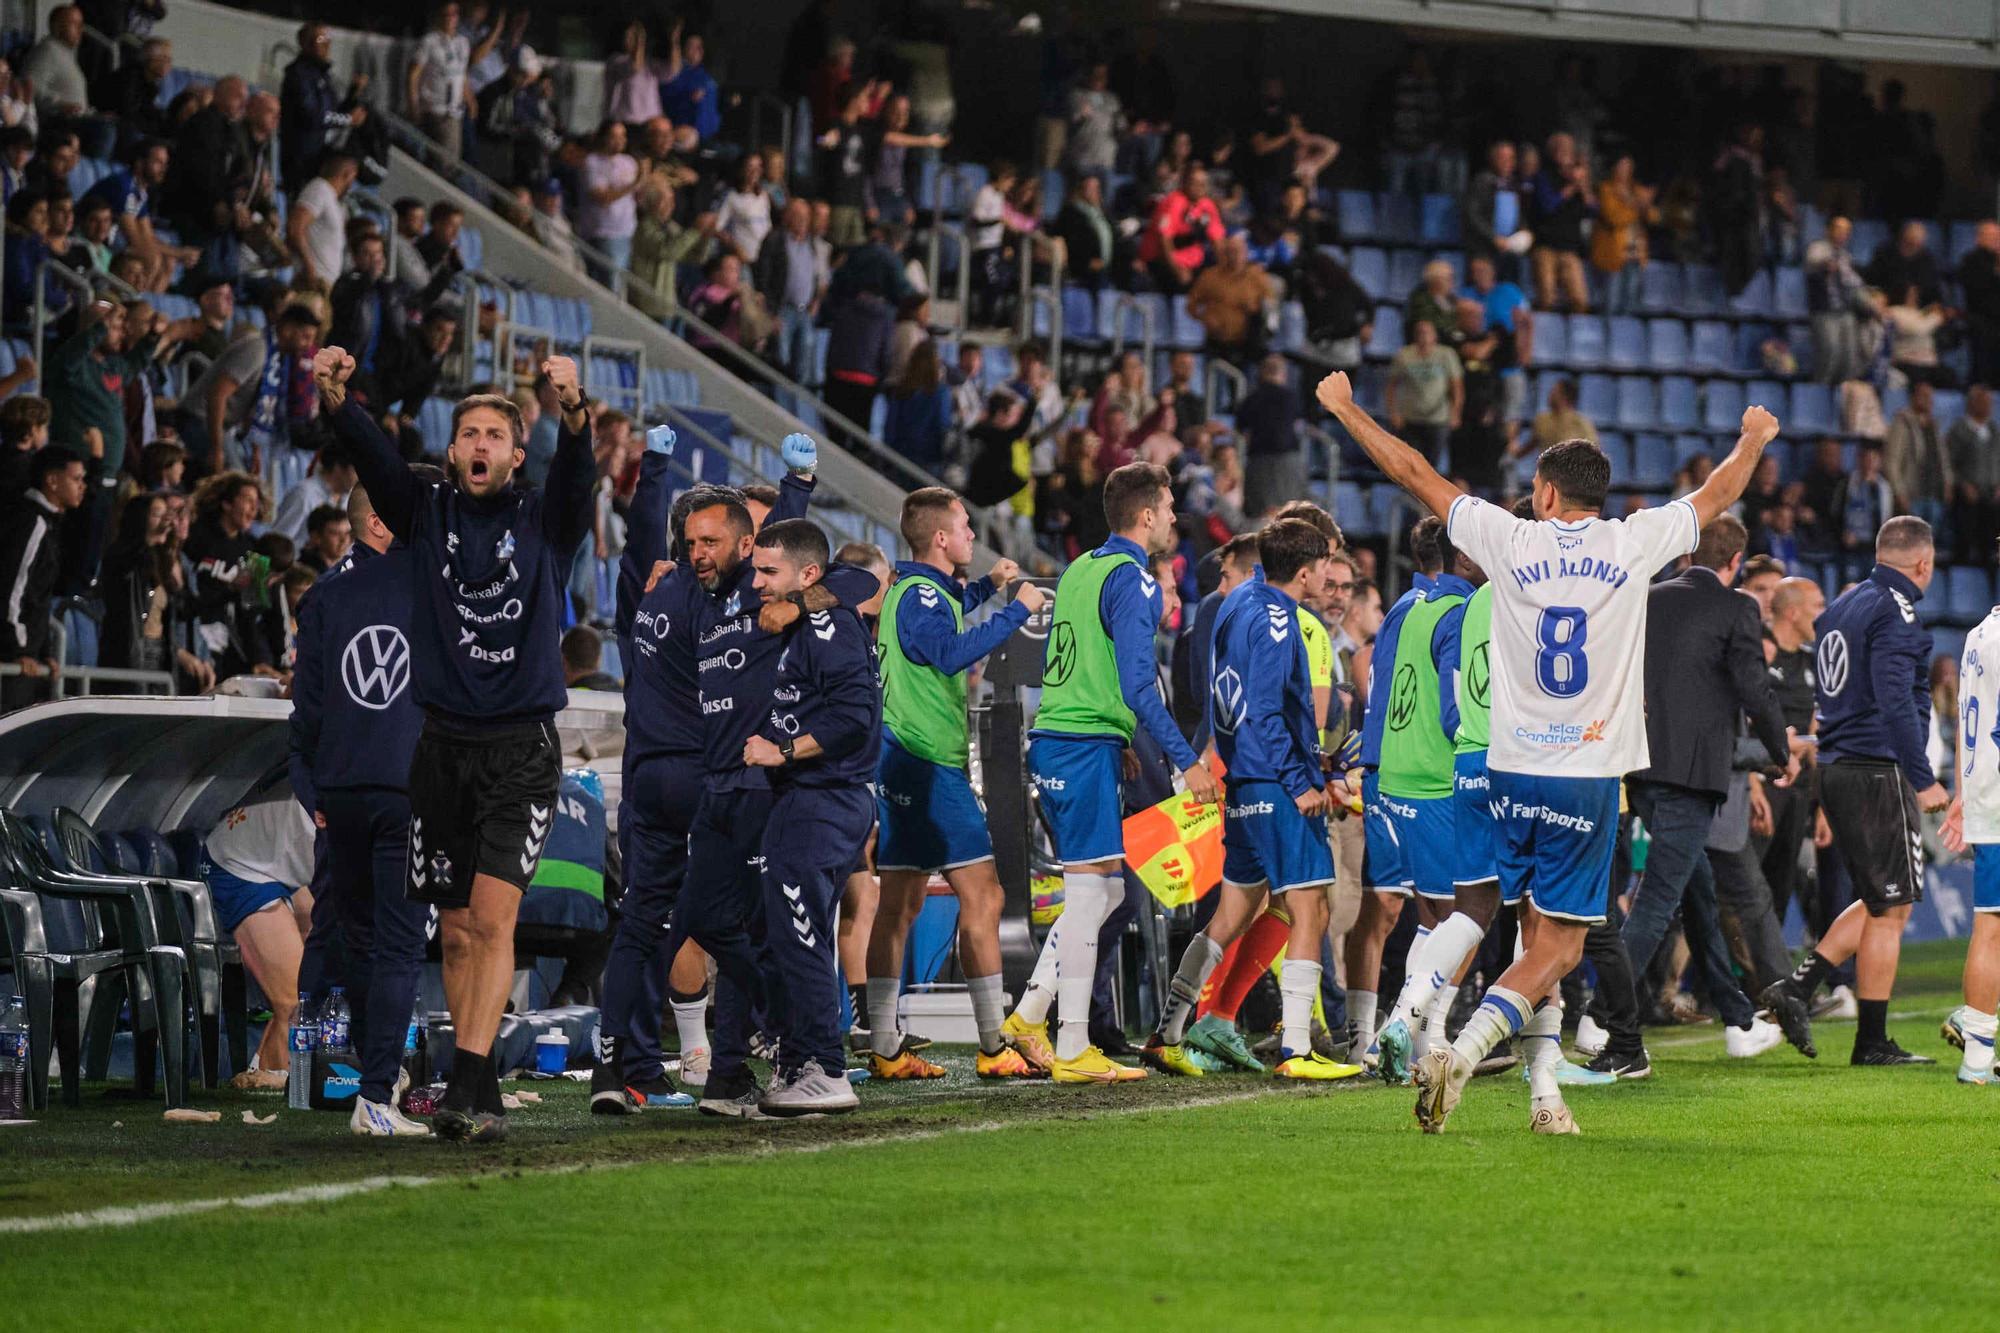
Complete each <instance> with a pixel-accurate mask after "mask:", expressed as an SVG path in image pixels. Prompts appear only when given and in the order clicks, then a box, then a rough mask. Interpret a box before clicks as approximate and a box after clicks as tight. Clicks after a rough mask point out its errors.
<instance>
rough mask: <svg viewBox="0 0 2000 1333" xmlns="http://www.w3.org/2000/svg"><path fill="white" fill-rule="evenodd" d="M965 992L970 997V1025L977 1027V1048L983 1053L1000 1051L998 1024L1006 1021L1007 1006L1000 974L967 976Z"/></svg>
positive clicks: (988, 1053)
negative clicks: (1001, 989) (1001, 988)
mask: <svg viewBox="0 0 2000 1333" xmlns="http://www.w3.org/2000/svg"><path fill="white" fill-rule="evenodd" d="M965 991H966V994H968V995H970V996H971V997H972V1025H973V1026H974V1027H976V1028H978V1029H979V1049H980V1051H981V1053H982V1054H985V1055H998V1054H999V1053H1000V1025H1001V1024H1002V1023H1004V1022H1006V1021H1007V1007H1006V1004H1005V1003H1004V998H1005V997H1004V996H1003V995H1002V994H1001V991H1000V974H999V973H998V972H995V973H994V974H993V975H992V976H990V977H967V978H966V979H965Z"/></svg>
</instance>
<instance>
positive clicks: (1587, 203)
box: [1529, 134, 1594, 313]
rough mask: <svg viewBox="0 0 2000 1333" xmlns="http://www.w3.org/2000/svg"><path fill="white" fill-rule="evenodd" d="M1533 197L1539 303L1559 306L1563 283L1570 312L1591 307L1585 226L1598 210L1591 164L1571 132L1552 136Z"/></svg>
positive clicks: (1543, 306) (1549, 307) (1545, 307)
mask: <svg viewBox="0 0 2000 1333" xmlns="http://www.w3.org/2000/svg"><path fill="white" fill-rule="evenodd" d="M1531 197H1532V198H1533V201H1534V209H1533V216H1534V226H1535V248H1534V251H1533V253H1532V254H1531V255H1530V256H1529V257H1530V259H1531V260H1532V262H1533V264H1534V270H1535V308H1536V309H1538V310H1553V309H1555V307H1556V294H1557V289H1558V288H1560V289H1561V293H1562V298H1563V300H1564V302H1565V303H1567V304H1568V306H1569V308H1570V310H1571V311H1573V312H1576V313H1581V312H1583V311H1586V310H1588V309H1590V286H1589V284H1588V283H1586V282H1585V281H1584V276H1583V244H1584V241H1583V229H1584V224H1585V223H1587V222H1588V221H1589V220H1590V216H1591V213H1592V212H1593V211H1594V209H1593V203H1594V200H1593V197H1592V191H1591V188H1590V165H1589V164H1588V163H1586V162H1583V161H1581V160H1579V159H1578V157H1577V153H1576V140H1574V139H1572V138H1571V137H1570V136H1569V135H1567V134H1551V135H1550V136H1549V141H1548V159H1547V160H1546V161H1545V162H1543V164H1542V169H1541V170H1540V171H1538V172H1536V173H1535V179H1534V182H1533V185H1532V196H1531Z"/></svg>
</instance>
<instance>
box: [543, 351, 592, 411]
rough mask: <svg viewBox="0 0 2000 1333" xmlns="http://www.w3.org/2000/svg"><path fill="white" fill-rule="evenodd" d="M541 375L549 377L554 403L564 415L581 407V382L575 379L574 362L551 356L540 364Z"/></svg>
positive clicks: (563, 357) (566, 358)
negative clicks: (554, 392) (554, 395)
mask: <svg viewBox="0 0 2000 1333" xmlns="http://www.w3.org/2000/svg"><path fill="white" fill-rule="evenodd" d="M542 373H543V374H544V375H546V376H548V377H549V387H550V388H552V389H554V390H555V391H556V402H557V403H559V404H561V406H562V410H563V411H564V412H565V413H568V412H574V411H576V410H577V409H578V408H580V407H582V406H583V381H582V380H580V379H578V378H577V374H576V362H574V361H572V360H570V359H569V358H568V357H566V356H552V357H550V358H549V359H548V360H546V361H544V362H542Z"/></svg>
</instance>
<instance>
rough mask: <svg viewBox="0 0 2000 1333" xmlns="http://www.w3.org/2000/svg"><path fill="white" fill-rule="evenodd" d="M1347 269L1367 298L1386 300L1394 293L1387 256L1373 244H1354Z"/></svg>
mask: <svg viewBox="0 0 2000 1333" xmlns="http://www.w3.org/2000/svg"><path fill="white" fill-rule="evenodd" d="M1343 193H1345V191H1343ZM1347 271H1348V273H1350V274H1352V275H1353V278H1354V281H1355V282H1356V283H1357V284H1359V285H1360V287H1361V290H1362V291H1364V292H1367V293H1368V299H1369V300H1371V301H1386V300H1389V299H1390V298H1391V297H1392V295H1394V294H1393V293H1391V291H1390V290H1389V256H1388V255H1387V254H1386V253H1384V252H1383V251H1381V250H1378V249H1376V248H1375V247H1374V246H1371V245H1357V246H1355V247H1354V249H1353V251H1352V252H1351V253H1350V254H1349V255H1348V260H1347Z"/></svg>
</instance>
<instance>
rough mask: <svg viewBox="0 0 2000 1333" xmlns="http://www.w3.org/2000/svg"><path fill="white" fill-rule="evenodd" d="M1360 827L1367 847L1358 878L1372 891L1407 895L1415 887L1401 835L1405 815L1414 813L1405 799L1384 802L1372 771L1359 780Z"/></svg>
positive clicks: (1407, 853)
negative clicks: (1365, 838)
mask: <svg viewBox="0 0 2000 1333" xmlns="http://www.w3.org/2000/svg"><path fill="white" fill-rule="evenodd" d="M1361 805H1362V815H1361V827H1362V829H1363V831H1364V832H1365V834H1366V836H1367V843H1368V845H1367V850H1366V851H1365V852H1364V853H1363V857H1362V862H1361V882H1362V883H1363V884H1364V885H1366V886H1367V887H1368V888H1370V889H1372V890H1374V891H1375V892H1376V893H1394V894H1400V895H1401V896H1403V897H1405V898H1407V897H1409V896H1410V891H1411V890H1412V889H1413V888H1415V887H1416V881H1415V879H1414V878H1412V876H1411V874H1410V855H1409V852H1408V850H1407V847H1406V844H1405V841H1404V839H1405V838H1406V836H1407V835H1408V832H1409V827H1408V823H1407V820H1406V818H1405V816H1406V815H1407V816H1408V817H1409V818H1414V817H1415V814H1416V812H1415V810H1414V809H1412V808H1411V806H1410V803H1409V802H1407V801H1396V800H1393V799H1392V800H1390V801H1389V802H1388V803H1387V804H1385V803H1384V800H1383V796H1382V785H1381V783H1380V781H1379V780H1377V778H1376V776H1375V774H1373V773H1372V772H1371V773H1370V774H1369V775H1368V776H1367V777H1365V778H1363V779H1362V780H1361Z"/></svg>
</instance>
